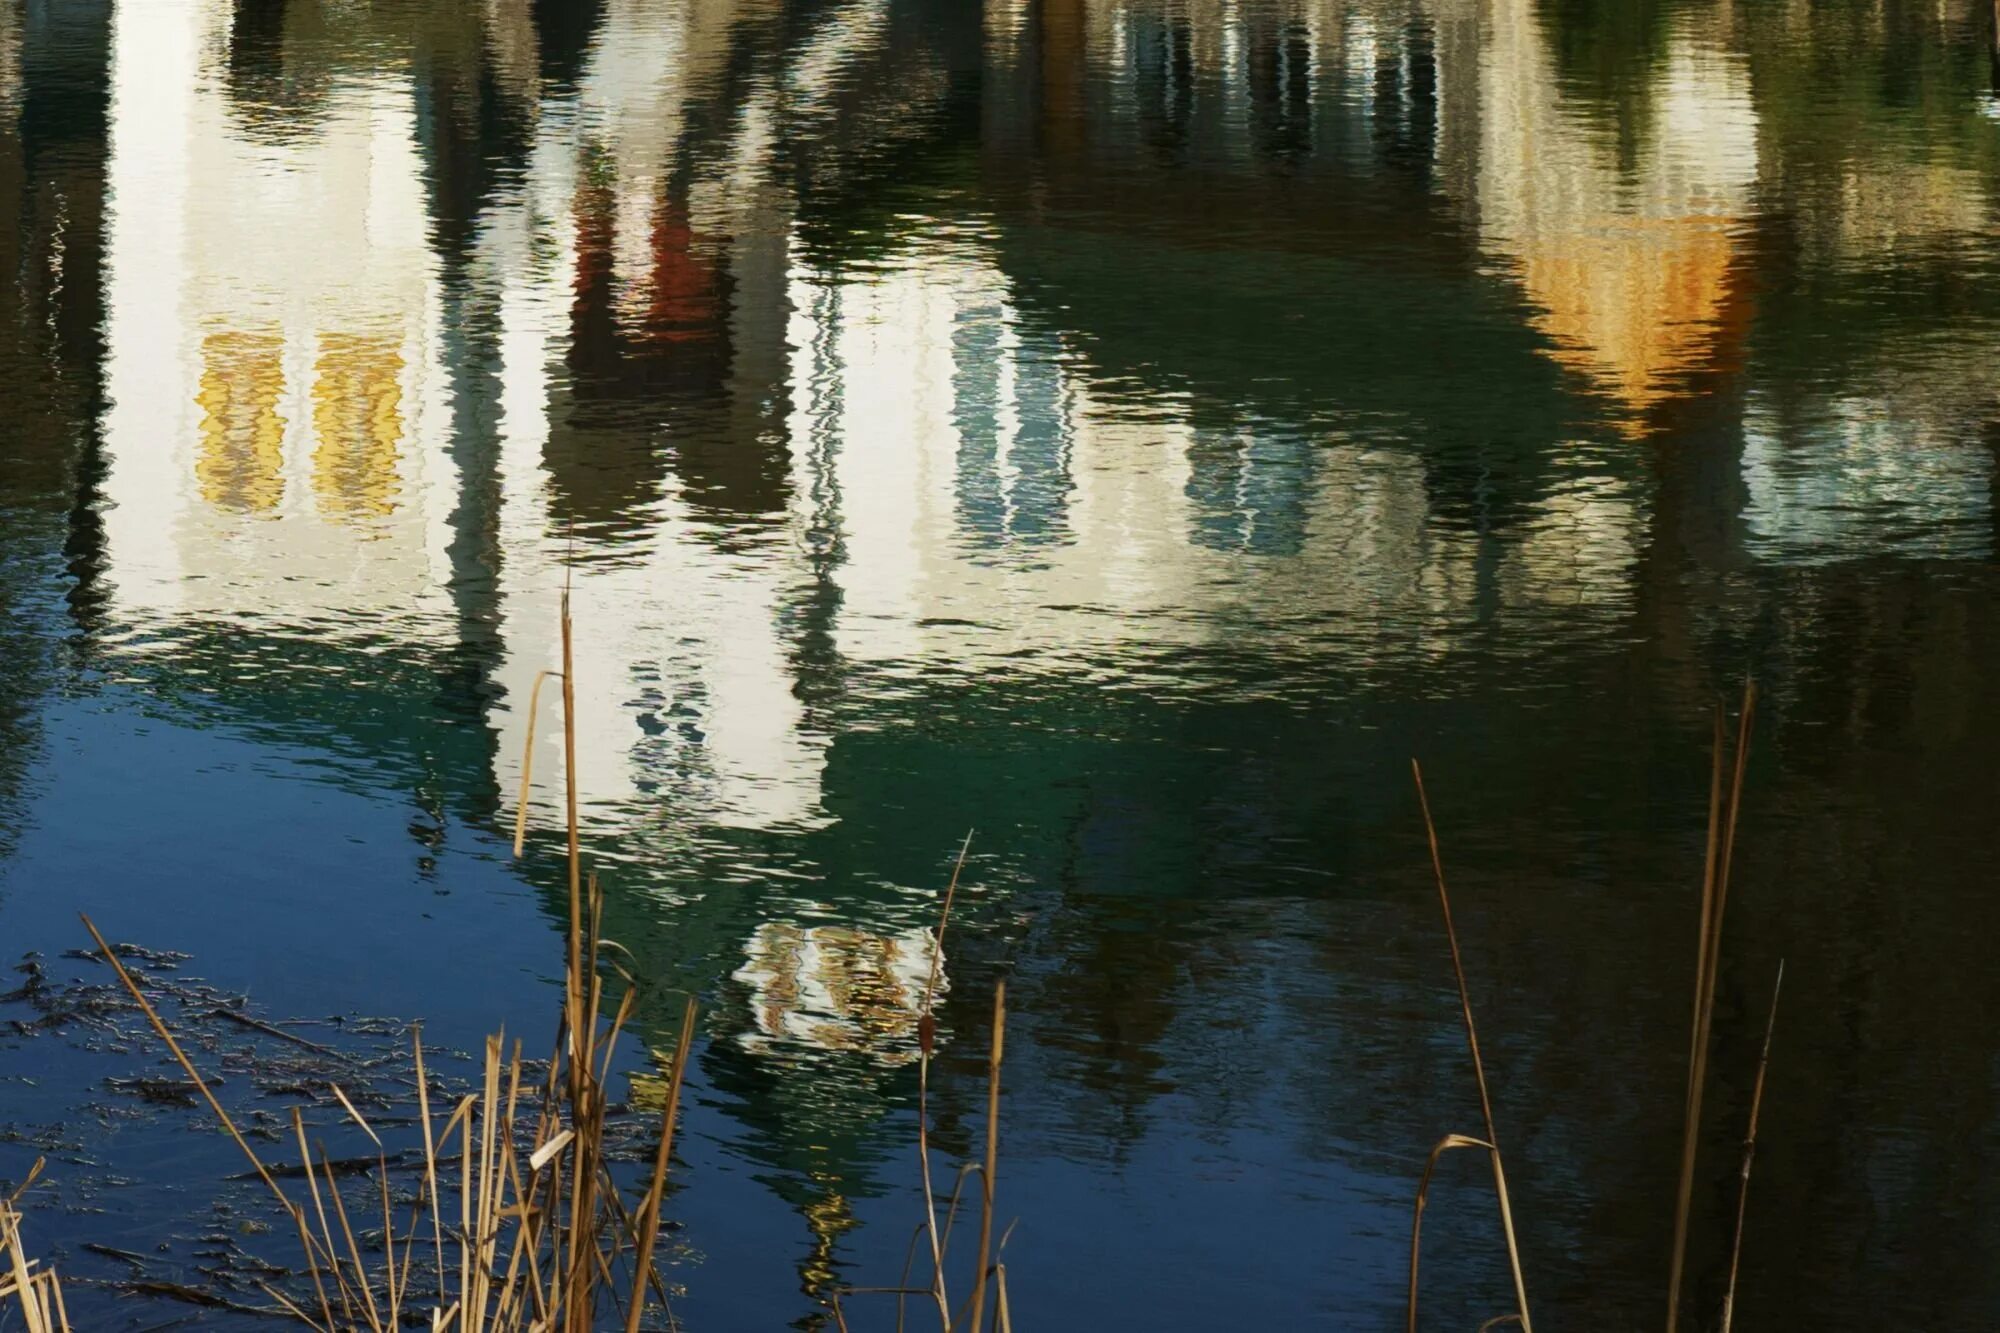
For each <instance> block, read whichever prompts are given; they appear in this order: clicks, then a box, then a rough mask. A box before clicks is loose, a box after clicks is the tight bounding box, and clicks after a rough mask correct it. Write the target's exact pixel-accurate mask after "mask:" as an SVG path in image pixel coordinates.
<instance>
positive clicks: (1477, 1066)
mask: <svg viewBox="0 0 2000 1333" xmlns="http://www.w3.org/2000/svg"><path fill="white" fill-rule="evenodd" d="M1410 774H1411V776H1412V777H1413V778H1415V779H1416V784H1417V804H1418V806H1420V807H1421V808H1422V810H1423V814H1424V835H1425V837H1426V838H1428V839H1429V841H1430V848H1431V869H1432V870H1433V871H1435V872H1436V875H1437V890H1438V906H1439V907H1440V908H1441V909H1442V910H1443V912H1444V933H1445V938H1446V939H1447V940H1449V941H1450V943H1451V970H1452V972H1453V974H1454V975H1455V976H1456V977H1457V978H1458V1005H1459V1009H1460V1011H1461V1012H1462V1013H1463V1015H1464V1017H1465V1046H1466V1049H1467V1050H1468V1051H1470V1052H1471V1053H1472V1073H1473V1077H1474V1078H1475V1079H1476V1080H1477V1081H1478V1083H1479V1110H1480V1113H1481V1115H1482V1116H1484V1118H1485V1121H1486V1142H1487V1145H1488V1151H1489V1155H1490V1156H1491V1158H1492V1161H1493V1189H1494V1192H1495V1193H1496V1194H1498V1195H1499V1196H1500V1230H1501V1232H1502V1233H1503V1234H1504V1235H1505V1237H1506V1240H1507V1262H1508V1264H1509V1266H1510V1267H1511V1268H1512V1269H1513V1275H1514V1300H1515V1303H1516V1308H1517V1309H1518V1310H1519V1311H1520V1315H1521V1329H1522V1333H1534V1325H1533V1324H1532V1323H1531V1322H1530V1321H1529V1318H1528V1281H1527V1278H1526V1277H1525V1276H1524V1275H1523V1273H1522V1271H1521V1248H1520V1245H1519V1243H1518V1242H1517V1241H1516V1239H1515V1237H1514V1205H1513V1202H1512V1201H1511V1200H1510V1199H1509V1198H1508V1197H1507V1172H1506V1170H1505V1168H1504V1167H1503V1166H1502V1165H1501V1162H1500V1135H1499V1132H1498V1131H1497V1130H1495V1128H1494V1126H1493V1098H1492V1096H1491V1094H1489V1093H1488V1092H1487V1089H1486V1065H1485V1062H1484V1061H1482V1060H1481V1059H1480V1058H1479V1030H1478V1028H1477V1027H1476V1026H1475V1025H1474V1024H1473V1021H1472V991H1471V989H1470V988H1469V987H1468V986H1467V985H1466V982H1465V962H1464V960H1463V959H1462V958H1461V957H1460V956H1459V952H1458V927H1457V926H1456V925H1454V924H1453V922H1452V919H1451V894H1450V893H1449V892H1447V891H1446V889H1445V880H1444V853H1443V851H1442V850H1440V849H1439V847H1438V835H1437V825H1436V824H1435V823H1434V822H1433V821H1432V819H1431V800H1430V796H1429V794H1428V793H1427V792H1425V790H1424V770H1423V768H1422V766H1421V765H1419V764H1418V763H1417V761H1416V760H1415V759H1412V760H1410Z"/></svg>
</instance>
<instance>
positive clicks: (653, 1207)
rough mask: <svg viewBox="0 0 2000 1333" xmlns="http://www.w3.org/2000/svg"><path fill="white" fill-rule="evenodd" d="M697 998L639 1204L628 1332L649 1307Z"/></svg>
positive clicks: (687, 1012) (684, 1022)
mask: <svg viewBox="0 0 2000 1333" xmlns="http://www.w3.org/2000/svg"><path fill="white" fill-rule="evenodd" d="M694 1019H695V1007H694V997H693V996H689V997H688V1002H687V1008H685V1009H684V1010H682V1011H681V1035H680V1040H679V1041H678V1042H676V1043H675V1045H674V1067H673V1068H672V1069H671V1070H669V1071H667V1111H666V1116H665V1118H664V1119H663V1120H662V1121H661V1123H660V1150H659V1153H658V1155H657V1156H655V1157H654V1158H653V1180H652V1184H651V1185H650V1186H649V1187H648V1188H647V1190H646V1197H645V1199H644V1200H643V1201H641V1203H640V1205H639V1234H638V1242H639V1244H638V1255H637V1259H636V1262H635V1265H634V1266H635V1267H636V1269H637V1270H638V1271H637V1273H636V1274H635V1276H634V1277H633V1279H632V1300H631V1303H630V1304H629V1305H627V1306H626V1308H625V1333H639V1319H640V1315H641V1313H642V1312H643V1311H644V1310H645V1308H646V1276H647V1274H648V1273H649V1272H650V1271H651V1269H652V1263H653V1247H654V1245H656V1244H658V1243H659V1238H660V1209H661V1207H662V1205H663V1204H664V1202H665V1200H666V1193H667V1163H668V1161H669V1159H671V1158H672V1157H673V1153H674V1122H675V1120H677V1119H678V1118H679V1115H680V1106H681V1081H682V1079H683V1078H685V1077H686V1074H687V1060H688V1049H689V1048H690V1047H691V1046H692V1045H693V1044H694Z"/></svg>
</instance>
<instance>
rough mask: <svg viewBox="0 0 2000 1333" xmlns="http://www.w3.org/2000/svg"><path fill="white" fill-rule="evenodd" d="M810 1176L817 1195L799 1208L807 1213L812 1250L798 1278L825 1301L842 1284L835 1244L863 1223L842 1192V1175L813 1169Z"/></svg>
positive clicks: (816, 1297)
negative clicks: (835, 1255) (840, 1282)
mask: <svg viewBox="0 0 2000 1333" xmlns="http://www.w3.org/2000/svg"><path fill="white" fill-rule="evenodd" d="M809 1178H810V1179H811V1181H812V1185H813V1191H814V1194H813V1197H812V1198H811V1199H809V1200H807V1202H806V1204H805V1206H804V1207H803V1208H802V1209H800V1211H801V1212H803V1213H804V1214H805V1219H806V1227H807V1229H808V1230H810V1231H811V1232H812V1238H813V1243H812V1251H811V1252H810V1253H809V1254H807V1256H806V1257H805V1260H804V1261H803V1262H802V1263H801V1264H800V1265H799V1278H800V1284H801V1285H802V1286H803V1287H804V1289H805V1291H806V1294H807V1295H809V1296H812V1297H814V1298H815V1299H818V1300H824V1299H825V1298H826V1297H827V1296H828V1295H829V1294H830V1293H831V1292H832V1291H833V1290H834V1288H835V1287H836V1286H838V1285H839V1283H838V1279H839V1277H840V1265H839V1263H838V1262H837V1261H836V1260H835V1259H834V1254H833V1252H834V1246H835V1245H837V1244H838V1243H839V1241H840V1238H841V1236H843V1235H844V1234H846V1233H847V1232H849V1231H852V1230H854V1228H855V1227H857V1226H859V1225H861V1223H860V1219H858V1218H856V1217H855V1216H854V1209H853V1208H852V1207H850V1206H849V1205H848V1202H847V1196H846V1195H844V1194H842V1193H841V1192H840V1185H841V1180H840V1177H839V1176H837V1175H832V1174H830V1173H828V1172H825V1171H814V1172H811V1173H810V1177H809Z"/></svg>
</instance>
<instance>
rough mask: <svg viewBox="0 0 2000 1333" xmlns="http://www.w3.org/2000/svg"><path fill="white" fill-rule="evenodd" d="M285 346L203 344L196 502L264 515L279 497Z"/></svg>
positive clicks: (246, 339)
mask: <svg viewBox="0 0 2000 1333" xmlns="http://www.w3.org/2000/svg"><path fill="white" fill-rule="evenodd" d="M283 352H284V344H283V342H282V341H281V340H280V339H279V337H278V335H276V334H275V333H241V332H233V331H231V332H217V333H211V334H209V335H208V336H207V337H206V338H204V339H203V340H202V344H201V387H200V389H199V390H198V391H197V392H196V394H195V401H196V402H197V403H199V404H200V405H201V410H202V419H201V442H200V446H199V448H198V450H197V451H196V454H195V463H194V473H195V479H196V481H197V482H198V483H199V484H200V486H201V497H202V499H204V500H206V501H207V502H208V503H209V504H212V505H214V506H215V507H216V508H218V509H222V510H227V511H229V512H232V513H243V514H259V513H268V512H270V511H271V510H275V509H276V508H277V507H278V502H279V501H280V500H282V499H283V498H284V494H285V479H284V472H283V469H284V442H285V420H284V418H283V417H282V416H281V415H279V412H278V400H279V399H280V398H281V397H283V396H284V392H285V371H284V365H283V361H282V355H283Z"/></svg>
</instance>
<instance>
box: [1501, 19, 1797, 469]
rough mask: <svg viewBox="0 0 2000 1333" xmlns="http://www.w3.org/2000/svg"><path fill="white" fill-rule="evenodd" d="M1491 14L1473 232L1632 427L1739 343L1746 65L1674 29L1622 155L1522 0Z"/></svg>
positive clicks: (1748, 112)
mask: <svg viewBox="0 0 2000 1333" xmlns="http://www.w3.org/2000/svg"><path fill="white" fill-rule="evenodd" d="M1493 18H1494V22H1493V25H1492V27H1491V29H1490V31H1489V32H1488V35H1487V42H1486V48H1485V51H1484V52H1483V54H1482V61H1481V69H1480V75H1479V78H1480V96H1479V104H1480V106H1481V108H1482V124H1481V127H1480V133H1481V139H1482V143H1481V152H1480V168H1479V172H1478V183H1477V186H1476V192H1477V202H1478V210H1479V218H1480V226H1481V231H1482V233H1483V235H1484V238H1485V241H1486V244H1487V245H1488V247H1489V248H1491V249H1493V250H1496V251H1498V252H1500V253H1501V254H1503V255H1505V256H1507V257H1508V258H1510V259H1511V260H1512V261H1513V262H1514V265H1515V268H1516V272H1517V274H1518V276H1519V280H1520V282H1521V284H1522V287H1523V288H1524V290H1525V292H1526V295H1527V296H1528V298H1529V300H1530V301H1531V302H1533V304H1534V305H1535V306H1536V307H1537V313H1536V315H1535V316H1534V323H1535V324H1536V326H1537V327H1538V328H1539V329H1540V330H1541V331H1542V332H1543V333H1545V334H1546V335H1547V336H1548V337H1549V338H1550V339H1551V340H1552V341H1553V342H1554V344H1555V347H1554V349H1553V350H1552V352H1551V355H1552V356H1553V357H1554V359H1555V360H1556V361H1558V362H1559V363H1561V364H1562V365H1565V366H1567V367H1569V368H1571V369H1573V370H1575V371H1577V372H1578V373H1580V374H1581V375H1583V376H1585V377H1586V378H1587V379H1588V380H1589V381H1590V382H1591V383H1592V384H1593V385H1594V386H1595V387H1596V388H1597V389H1598V390H1599V392H1601V393H1602V394H1604V395H1605V396H1606V397H1607V398H1609V399H1610V400H1611V401H1612V402H1613V404H1614V405H1615V406H1616V408H1617V413H1618V422H1619V425H1620V426H1621V428H1622V429H1624V430H1625V431H1626V432H1627V433H1628V434H1638V433H1641V432H1643V431H1644V430H1645V428H1646V424H1647V418H1648V416H1649V414H1650V413H1651V412H1652V411H1653V410H1654V409H1655V408H1657V407H1659V406H1660V405H1661V404H1662V403H1664V402H1666V401H1667V400H1668V399H1670V398H1673V397H1675V396H1676V395H1678V394H1681V393H1684V392H1686V391H1687V390H1688V388H1689V387H1690V379H1691V377H1693V376H1694V375H1697V374H1699V373H1701V372H1703V371H1707V370H1712V369H1716V368H1719V367H1723V366H1726V365H1727V364H1728V363H1729V362H1730V361H1732V360H1733V359H1734V358H1735V357H1736V356H1737V355H1738V353H1739V352H1740V342H1741V338H1742V334H1743V330H1744V324H1745V318H1744V316H1745V313H1746V312H1745V311H1743V310H1741V309H1739V307H1740V306H1741V305H1742V292H1741V290H1740V287H1739V284H1738V283H1737V282H1736V280H1735V277H1734V269H1735V265H1736V261H1737V244H1736V235H1737V228H1738V225H1739V224H1740V223H1741V222H1742V220H1743V219H1744V218H1746V217H1747V216H1748V215H1749V212H1750V209H1751V206H1752V202H1751V193H1752V190H1753V188H1754V185H1755V182H1756V178H1757V118H1756V112H1755V109H1754V107H1753V106H1752V104H1751V100H1750V87H1749V75H1748V73H1747V71H1746V70H1745V68H1744V67H1743V65H1742V63H1741V62H1740V61H1738V60H1736V59H1734V58H1733V57H1731V56H1729V55H1727V54H1725V53H1724V52H1722V51H1720V50H1718V49H1714V48H1713V47H1711V46H1710V45H1708V44H1705V43H1704V42H1703V41H1702V40H1700V38H1699V37H1698V35H1697V34H1696V33H1695V32H1693V31H1692V30H1689V29H1685V28H1684V29H1682V30H1680V31H1677V32H1675V33H1674V34H1673V35H1672V36H1671V37H1670V38H1669V48H1668V55H1667V58H1666V60H1665V61H1664V63H1663V66H1662V68H1661V69H1660V71H1659V72H1658V73H1657V74H1655V75H1654V76H1652V78H1651V81H1650V86H1649V88H1648V89H1647V92H1648V96H1649V99H1650V110H1649V114H1648V116H1647V117H1646V119H1645V122H1644V128H1643V130H1642V132H1641V136H1640V140H1639V143H1638V144H1637V149H1636V153H1635V154H1634V155H1633V157H1632V159H1631V160H1630V161H1625V160H1622V157H1621V153H1620V149H1619V145H1618V142H1617V139H1616V136H1615V135H1613V134H1611V133H1610V132H1609V131H1608V129H1607V127H1606V126H1605V125H1603V124H1602V123H1599V122H1597V121H1594V120H1593V119H1592V118H1591V117H1590V116H1589V115H1588V114H1587V111H1586V109H1585V108H1583V107H1581V106H1579V105H1577V104H1575V103H1573V102H1572V101H1571V100H1569V99H1568V98H1567V97H1566V96H1565V94H1564V91H1563V88H1562V86H1561V81H1560V79H1559V77H1558V74H1557V70H1556V67H1555V61H1554V57H1553V55H1552V53H1551V50H1550V47H1549V42H1548V38H1547V35H1546V34H1545V33H1544V32H1543V31H1542V29H1541V27H1540V25H1539V24H1537V23H1536V22H1535V15H1534V9H1533V4H1532V0H1497V3H1496V4H1495V6H1494V13H1493Z"/></svg>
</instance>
